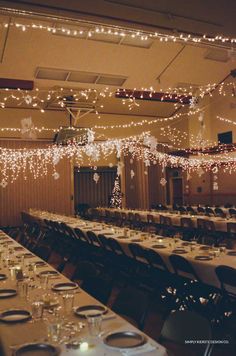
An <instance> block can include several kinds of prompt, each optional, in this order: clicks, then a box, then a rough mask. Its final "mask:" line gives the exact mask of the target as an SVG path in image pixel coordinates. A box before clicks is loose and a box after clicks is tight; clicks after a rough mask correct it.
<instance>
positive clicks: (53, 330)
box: [47, 320, 62, 342]
mask: <svg viewBox="0 0 236 356" xmlns="http://www.w3.org/2000/svg"><path fill="white" fill-rule="evenodd" d="M61 331H62V330H61V322H60V321H59V320H55V321H48V324H47V334H48V339H49V341H50V342H58V341H60V337H61Z"/></svg>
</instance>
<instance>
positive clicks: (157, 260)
mask: <svg viewBox="0 0 236 356" xmlns="http://www.w3.org/2000/svg"><path fill="white" fill-rule="evenodd" d="M144 253H145V258H146V260H147V261H148V263H149V265H150V267H152V268H155V269H158V270H162V271H166V272H168V268H167V266H166V264H165V262H164V261H163V259H162V258H161V256H160V255H159V253H157V252H156V251H154V250H151V249H146V250H145V252H144Z"/></svg>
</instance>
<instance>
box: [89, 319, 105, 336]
mask: <svg viewBox="0 0 236 356" xmlns="http://www.w3.org/2000/svg"><path fill="white" fill-rule="evenodd" d="M87 323H88V329H89V334H90V336H99V334H100V333H101V329H102V316H101V315H94V316H87Z"/></svg>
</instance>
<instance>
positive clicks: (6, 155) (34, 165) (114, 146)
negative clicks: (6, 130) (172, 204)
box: [0, 132, 236, 187]
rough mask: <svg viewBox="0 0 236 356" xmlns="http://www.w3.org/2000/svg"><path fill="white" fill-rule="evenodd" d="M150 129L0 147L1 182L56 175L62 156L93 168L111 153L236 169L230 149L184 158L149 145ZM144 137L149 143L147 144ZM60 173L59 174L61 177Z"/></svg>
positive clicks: (164, 162) (189, 165) (194, 166)
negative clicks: (92, 138) (131, 133)
mask: <svg viewBox="0 0 236 356" xmlns="http://www.w3.org/2000/svg"><path fill="white" fill-rule="evenodd" d="M149 135H150V133H149V132H143V133H142V134H141V135H136V136H130V137H127V138H121V139H109V140H106V141H104V142H95V141H94V142H91V143H88V144H86V142H84V145H81V144H77V143H75V142H71V143H70V144H68V145H66V146H63V145H51V146H48V147H47V148H37V149H28V150H27V149H8V148H2V147H1V148H0V167H1V171H0V172H1V173H0V174H1V180H0V185H1V186H2V187H6V186H7V184H8V182H11V183H12V182H14V181H15V180H16V179H17V178H18V177H19V175H20V174H22V175H23V177H24V179H27V178H28V174H29V173H31V174H32V175H33V178H34V179H37V178H39V177H40V176H45V175H47V174H48V171H49V167H52V168H53V175H56V173H55V172H56V171H55V165H56V164H58V162H59V161H60V160H62V159H67V160H70V161H71V160H74V162H75V164H76V165H77V166H81V165H82V164H83V162H84V159H85V158H86V159H87V160H88V161H89V165H90V166H91V167H94V166H97V162H98V161H99V160H100V159H101V157H103V158H105V159H108V158H109V156H110V155H112V154H116V156H117V158H118V159H119V158H120V157H121V154H123V155H124V156H128V155H131V158H132V159H137V160H142V161H143V162H144V164H145V166H146V167H148V166H150V164H151V163H152V164H159V165H161V167H162V169H164V168H165V167H167V166H169V167H175V168H176V167H180V168H182V169H183V171H188V172H189V173H190V172H191V171H198V170H200V169H201V170H204V171H210V170H212V168H213V167H221V166H222V167H223V170H224V172H229V173H231V172H232V171H236V158H234V157H232V155H230V154H229V152H226V151H225V152H223V153H222V154H221V155H220V156H219V155H212V156H209V155H208V154H204V153H201V152H198V155H197V157H190V158H186V157H182V156H177V155H174V154H169V153H163V152H159V151H158V150H157V147H154V148H153V146H152V140H149V142H150V145H147V137H148V136H149ZM144 140H145V142H146V145H144V144H143V143H144ZM58 178H59V175H56V178H55V177H54V179H58Z"/></svg>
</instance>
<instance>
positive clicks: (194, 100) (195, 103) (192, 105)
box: [189, 96, 199, 109]
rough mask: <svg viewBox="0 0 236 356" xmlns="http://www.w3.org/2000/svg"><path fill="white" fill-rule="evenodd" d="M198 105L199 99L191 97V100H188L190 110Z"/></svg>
mask: <svg viewBox="0 0 236 356" xmlns="http://www.w3.org/2000/svg"><path fill="white" fill-rule="evenodd" d="M198 103H199V98H198V97H197V96H192V98H191V99H190V100H189V104H190V105H189V106H190V109H196V108H197V106H198Z"/></svg>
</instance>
